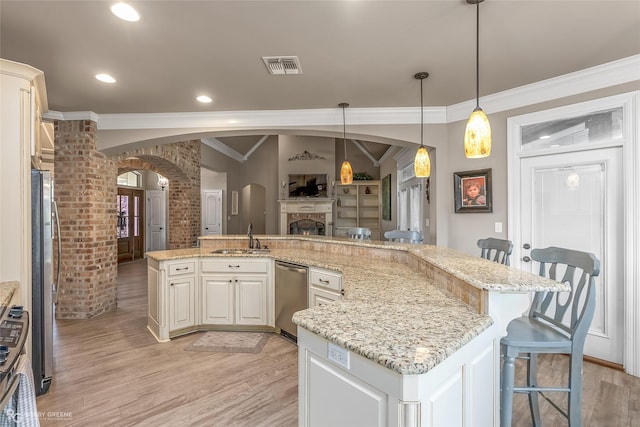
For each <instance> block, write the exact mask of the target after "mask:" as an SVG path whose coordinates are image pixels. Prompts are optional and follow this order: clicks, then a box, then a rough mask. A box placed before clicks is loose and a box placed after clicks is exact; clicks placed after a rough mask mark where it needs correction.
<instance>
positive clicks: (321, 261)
mask: <svg viewBox="0 0 640 427" xmlns="http://www.w3.org/2000/svg"><path fill="white" fill-rule="evenodd" d="M260 240H261V241H262V244H263V245H268V246H269V248H270V250H269V252H268V253H264V252H263V253H256V254H243V255H229V254H224V255H221V254H216V253H213V252H214V250H215V249H220V248H234V247H238V248H239V247H246V246H247V238H246V237H244V236H242V237H241V236H206V237H201V238H200V246H201V247H200V248H194V249H184V250H176V251H162V252H152V253H149V254H148V256H149V258H150V261H151V263H150V271H151V265H152V264H153V263H155V264H154V265H156V266H159V265H160V264H161V263H162V262H168V261H176V260H200V261H201V262H202V259H209V258H211V257H221V256H222V257H225V259H232V258H234V257H239V258H243V259H252V258H255V259H260V260H264V259H272V260H273V259H278V260H283V261H289V262H293V263H298V264H304V265H308V266H315V267H320V268H324V269H328V270H333V271H336V272H339V273H341V274H342V281H343V286H344V300H343V301H336V302H333V303H330V304H326V305H322V306H318V307H313V308H310V309H308V310H303V311H301V312H298V313H296V315H295V316H294V322H295V323H296V324H297V325H298V345H299V361H300V363H299V366H300V367H299V394H300V396H299V398H300V399H299V407H300V425H323V424H331V423H333V424H335V423H341V424H345V423H346V424H350V425H358V424H361V425H372V424H373V425H417V423H422V425H441V424H442V423H443V422H445V421H446V425H465V424H468V425H470V424H469V423H471V422H472V421H471V420H474V421H473V424H474V425H494V424H496V423H497V419H498V417H497V411H498V406H497V405H498V400H499V389H498V378H499V366H498V362H499V351H498V342H499V337H500V336H501V335H502V334H503V330H504V327H505V325H506V323H507V322H508V321H509V320H510V319H511V318H513V317H515V316H517V315H520V314H521V313H522V312H523V311H524V309H526V306H527V305H528V295H527V292H530V291H539V290H549V291H561V290H566V286H565V285H562V284H559V283H557V282H553V281H550V280H547V279H544V278H540V277H538V276H535V275H531V274H528V273H524V272H521V271H519V270H515V269H512V268H509V267H506V266H503V265H499V264H495V263H492V262H489V261H486V260H484V259H481V258H479V257H470V256H468V255H465V254H461V253H459V252H457V251H453V250H451V249H447V248H439V247H435V246H428V245H408V244H399V243H387V242H376V241H371V242H362V241H353V240H348V239H340V238H324V237H316V236H300V237H298V236H264V237H260ZM194 269H196V270H197V263H196V264H194ZM156 271H160V272H162V269H161V268H160V269H159V270H156ZM196 273H197V272H196ZM155 274H156V281H155V282H153V280H152V278H151V275H150V279H149V280H150V282H149V286H150V291H152V289H151V288H152V287H153V286H155V287H156V289H158V287H157V283H158V282H157V273H155ZM198 288H199V287H198V286H195V289H196V291H194V292H193V295H194V297H193V298H194V299H195V300H197V299H198V295H199V294H198V292H197V290H198ZM266 288H267V292H266V300H267V301H268V304H269V305H270V304H272V301H273V298H272V293H270V291H269V290H270V289H272V283H267V284H266ZM156 293H157V292H156ZM151 299H152V297H151V295H150V319H151V317H152V316H151V311H152V310H153V309H152V307H151V306H152V301H151ZM168 299H169V297H168V295H164V296H163V295H157V296H156V299H155V301H154V302H153V304H154V307H159V305H158V301H161V300H164V301H167V300H168ZM195 306H197V307H200V305H199V304H198V303H195ZM160 310H162V307H160ZM199 310H200V316H198V309H196V310H195V312H196V314H195V317H196V318H198V317H202V308H200V309H199ZM157 314H158V313H156V320H157V318H158V316H157ZM265 319H266V323H265V324H263V325H261V326H262V327H269V326H273V324H272V321H271V319H272V317H270V316H269V315H267V316H266V317H265ZM150 322H151V321H150ZM199 322H201V320H200V321H198V320H197V321H196V322H195V326H194V327H193V329H196V330H197V329H199V327H198V324H199ZM270 322H271V323H270ZM233 327H234V328H237V327H238V324H235V325H233ZM253 327H255V326H253ZM150 330H152V331H153V327H151V326H150ZM190 330H191V329H190V328H186V329H185V330H184V331H183V332H188V331H190ZM349 417H353V418H349Z"/></svg>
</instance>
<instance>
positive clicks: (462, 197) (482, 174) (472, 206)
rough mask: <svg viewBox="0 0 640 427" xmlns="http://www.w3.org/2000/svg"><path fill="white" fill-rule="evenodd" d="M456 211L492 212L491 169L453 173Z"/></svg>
mask: <svg viewBox="0 0 640 427" xmlns="http://www.w3.org/2000/svg"><path fill="white" fill-rule="evenodd" d="M453 192H454V203H455V211H456V213H461V212H493V203H492V191H491V169H478V170H473V171H464V172H454V173H453Z"/></svg>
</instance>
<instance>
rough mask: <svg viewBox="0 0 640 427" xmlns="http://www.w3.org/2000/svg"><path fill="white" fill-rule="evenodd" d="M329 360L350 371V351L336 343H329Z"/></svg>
mask: <svg viewBox="0 0 640 427" xmlns="http://www.w3.org/2000/svg"><path fill="white" fill-rule="evenodd" d="M327 358H328V359H329V360H331V361H332V362H335V363H337V364H338V365H340V366H342V367H343V368H345V369H349V350H347V349H346V348H342V347H340V346H339V345H336V344H334V343H331V342H330V343H329V346H328V348H327Z"/></svg>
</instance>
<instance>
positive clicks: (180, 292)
mask: <svg viewBox="0 0 640 427" xmlns="http://www.w3.org/2000/svg"><path fill="white" fill-rule="evenodd" d="M167 271H168V278H169V280H168V282H169V332H170V333H171V332H175V331H178V330H180V329H185V328H190V327H193V326H195V324H196V314H195V290H196V286H195V283H196V275H195V271H196V260H195V259H191V260H187V261H179V262H171V263H168V264H167Z"/></svg>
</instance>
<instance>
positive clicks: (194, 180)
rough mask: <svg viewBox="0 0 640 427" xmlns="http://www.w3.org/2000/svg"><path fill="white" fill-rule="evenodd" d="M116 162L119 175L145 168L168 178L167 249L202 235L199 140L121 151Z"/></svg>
mask: <svg viewBox="0 0 640 427" xmlns="http://www.w3.org/2000/svg"><path fill="white" fill-rule="evenodd" d="M194 154H196V155H194ZM117 162H118V163H117V164H118V173H117V174H118V175H119V174H121V173H124V172H127V171H131V170H141V169H143V170H151V171H153V172H155V173H159V174H160V175H162V176H165V177H166V178H168V179H169V187H168V189H167V191H168V197H169V203H168V206H169V210H168V231H169V235H168V249H180V248H189V247H192V246H194V245H196V244H197V239H198V236H199V235H200V141H188V142H179V143H175V144H167V145H160V146H155V147H148V148H143V149H139V150H134V151H130V152H127V153H123V154H120V155H118V157H117Z"/></svg>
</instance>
